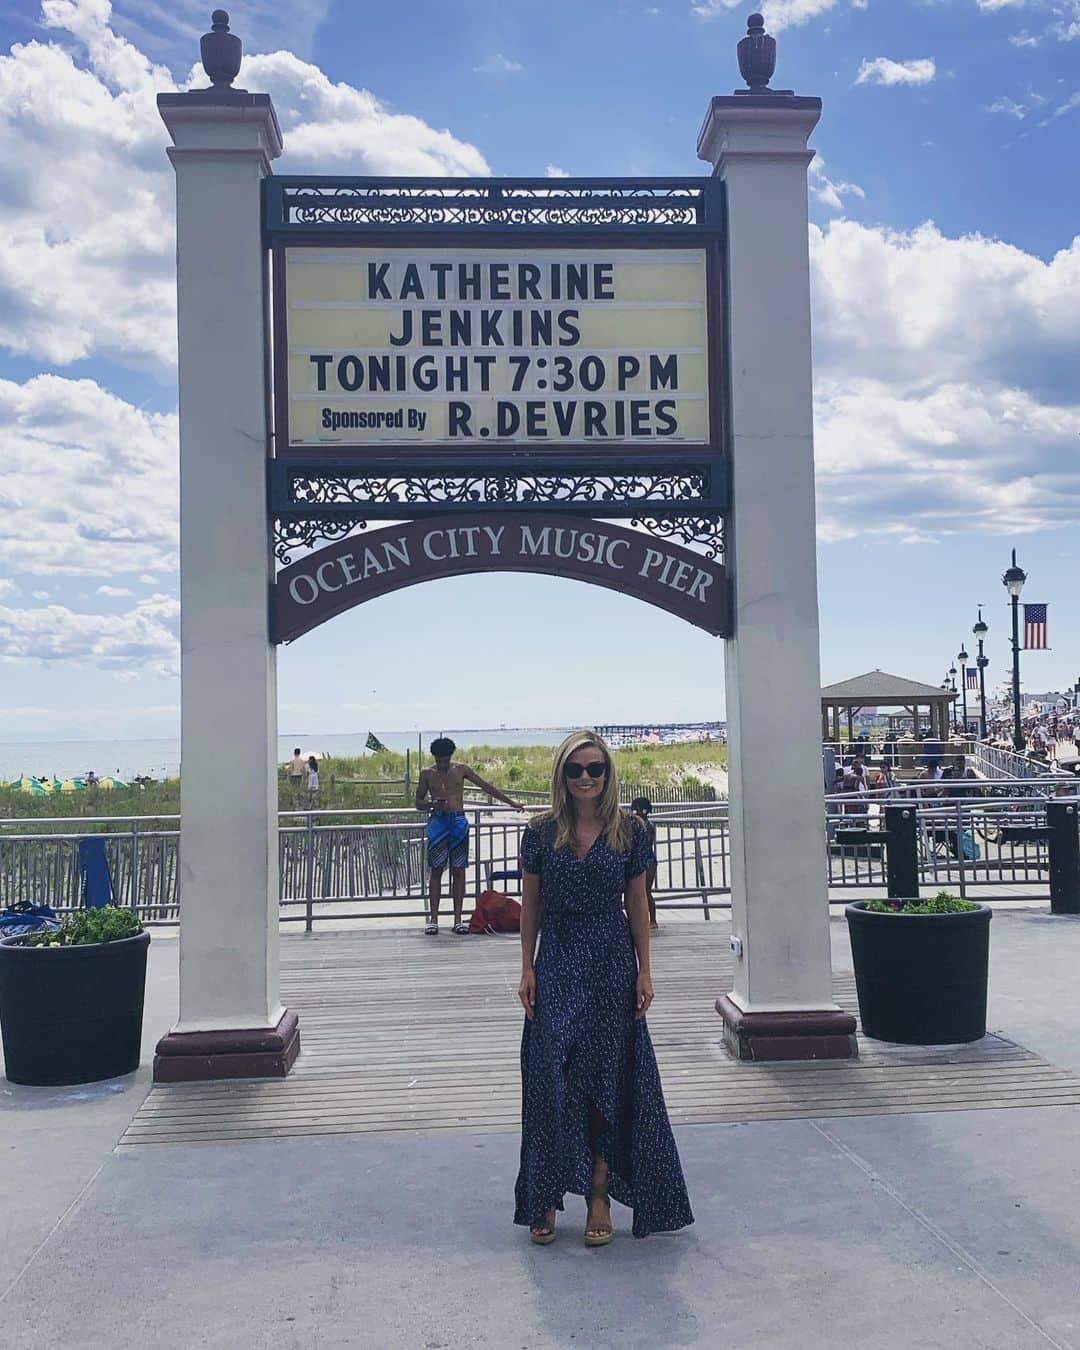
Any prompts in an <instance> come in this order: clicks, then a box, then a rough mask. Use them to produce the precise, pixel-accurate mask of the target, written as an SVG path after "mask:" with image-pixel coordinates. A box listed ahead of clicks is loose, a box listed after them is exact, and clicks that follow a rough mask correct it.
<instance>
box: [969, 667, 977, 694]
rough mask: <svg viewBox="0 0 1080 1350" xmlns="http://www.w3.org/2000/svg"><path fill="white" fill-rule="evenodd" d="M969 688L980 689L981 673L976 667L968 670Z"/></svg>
mask: <svg viewBox="0 0 1080 1350" xmlns="http://www.w3.org/2000/svg"><path fill="white" fill-rule="evenodd" d="M967 687H968V688H969V689H978V687H979V671H978V668H977V667H976V666H968V668H967Z"/></svg>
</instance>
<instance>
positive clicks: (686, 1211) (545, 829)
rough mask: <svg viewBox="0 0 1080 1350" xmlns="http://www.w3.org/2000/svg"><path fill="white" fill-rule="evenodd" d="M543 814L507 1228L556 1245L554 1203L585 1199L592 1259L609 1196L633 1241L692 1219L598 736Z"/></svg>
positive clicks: (638, 883)
mask: <svg viewBox="0 0 1080 1350" xmlns="http://www.w3.org/2000/svg"><path fill="white" fill-rule="evenodd" d="M551 803H552V804H551V809H550V810H549V811H546V812H544V813H543V814H542V815H541V816H539V817H537V818H536V819H535V820H534V821H533V822H532V824H531V825H530V826H529V828H528V829H526V830H525V832H524V835H523V836H522V841H521V857H522V865H523V871H524V883H523V891H524V893H523V897H522V906H521V947H522V974H521V984H520V986H519V988H518V996H519V997H520V999H521V1002H522V1005H523V1007H524V1009H525V1026H524V1030H523V1033H522V1039H521V1169H520V1171H519V1173H518V1179H517V1185H516V1187H515V1201H516V1208H515V1213H514V1222H515V1223H518V1224H523V1225H527V1226H528V1228H529V1235H530V1237H531V1238H532V1240H533V1241H534V1242H537V1243H541V1244H546V1243H549V1242H553V1241H554V1240H555V1214H556V1211H557V1210H561V1209H562V1208H563V1196H564V1195H566V1193H567V1192H570V1193H572V1194H575V1195H583V1196H585V1198H586V1201H587V1205H588V1209H587V1214H586V1220H585V1242H586V1243H587V1244H588V1245H589V1246H597V1247H598V1246H603V1245H605V1244H606V1243H608V1242H610V1241H611V1239H612V1237H613V1228H612V1223H611V1207H610V1202H609V1196H613V1197H614V1198H615V1199H616V1200H618V1201H619V1202H620V1203H621V1204H624V1205H629V1206H630V1207H631V1208H632V1209H633V1211H634V1223H633V1233H634V1236H635V1237H645V1236H646V1235H647V1234H649V1233H655V1232H670V1231H672V1230H673V1229H676V1228H683V1227H685V1226H686V1225H687V1224H690V1223H693V1221H694V1217H693V1214H692V1213H691V1212H690V1201H689V1198H688V1197H687V1194H686V1184H685V1182H684V1181H683V1174H682V1167H681V1166H680V1163H679V1154H678V1151H677V1149H676V1147H675V1139H674V1136H673V1135H672V1132H671V1125H670V1124H669V1122H668V1116H667V1109H666V1107H665V1105H664V1094H663V1089H662V1088H661V1085H660V1074H659V1071H658V1069H657V1067H656V1057H655V1055H654V1054H653V1048H652V1042H651V1041H650V1039H649V1031H648V1027H647V1025H646V1022H645V1014H646V1012H647V1011H648V1009H649V1005H650V1004H651V1003H652V1001H653V985H652V976H651V973H650V968H649V908H648V899H647V896H646V892H645V872H646V869H647V867H648V865H649V862H650V860H651V849H650V846H649V841H648V837H647V835H646V833H645V830H644V828H643V826H642V825H641V823H640V822H638V821H635V820H633V819H632V818H631V817H629V816H628V815H627V814H626V813H625V812H624V811H622V810H620V808H619V789H618V784H617V782H616V779H615V768H614V765H613V763H612V759H611V755H610V754H609V752H608V748H607V746H606V745H605V744H604V742H603V741H602V740H601V738H600V737H599V736H597V735H596V733H595V732H591V731H578V732H574V733H573V734H572V735H570V736H568V737H567V738H566V740H565V741H563V743H562V745H560V746H559V748H558V750H557V751H556V752H555V762H554V765H553V770H552V785H551ZM624 895H625V902H626V903H625V909H624V907H623V898H624ZM538 936H539V939H540V945H539V952H537V937H538Z"/></svg>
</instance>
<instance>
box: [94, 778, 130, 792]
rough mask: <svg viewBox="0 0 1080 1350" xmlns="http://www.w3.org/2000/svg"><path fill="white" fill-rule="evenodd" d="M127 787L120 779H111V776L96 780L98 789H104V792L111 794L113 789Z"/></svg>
mask: <svg viewBox="0 0 1080 1350" xmlns="http://www.w3.org/2000/svg"><path fill="white" fill-rule="evenodd" d="M127 786H128V785H127V783H125V782H124V781H123V779H122V778H113V777H112V775H111V774H106V775H105V777H104V778H100V779H99V780H98V787H99V788H104V789H105V791H106V792H111V791H112V790H113V788H126V787H127Z"/></svg>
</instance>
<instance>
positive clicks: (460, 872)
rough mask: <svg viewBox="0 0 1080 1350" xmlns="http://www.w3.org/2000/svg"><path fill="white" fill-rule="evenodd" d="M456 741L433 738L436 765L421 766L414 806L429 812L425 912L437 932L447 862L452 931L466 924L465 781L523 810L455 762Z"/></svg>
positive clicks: (464, 930)
mask: <svg viewBox="0 0 1080 1350" xmlns="http://www.w3.org/2000/svg"><path fill="white" fill-rule="evenodd" d="M456 749H457V746H456V745H455V744H454V742H453V741H452V740H450V739H449V737H447V736H440V737H439V738H438V740H434V741H432V742H431V753H432V755H434V757H435V765H434V767H433V768H430V769H421V770H420V777H419V778H418V779H417V782H416V809H417V810H418V811H430V812H431V815H430V817H429V819H428V827H427V848H428V867H430V869H431V877H430V880H429V882H428V902H429V913H428V922H427V927H426V928H425V929H424V932H425V933H430V934H435V933H438V931H439V903H440V901H441V900H442V878H443V872H444V871H445V870H446V864H447V863H448V862H449V864H450V893H451V895H452V897H453V901H454V932H455V933H458V934H463V933H467V932H468V931H469V925H468V924H467V923H465V922H464V921H463V919H462V917H461V911H462V908H463V906H464V904H465V869H466V868H467V867H468V865H469V822H468V819H467V818H466V816H465V784H466V783H467V782H468V783H475V784H476V786H477V787H478V788H480V789H481V790H482V791H484V792H486V793H488V794H489V795H490V796H492V797H497V798H498V799H499V801H501V802H505V803H506V805H507V806H512V807H513V808H514V810H515V811H524V810H525V808H524V806H522V805H521V803H520V802H515V801H511V799H510V798H509V797H507V796H505V795H504V794H503V793H501V792H500V791H499V789H498V788H497V787H493V786H492V785H491V784H490V783H488V782H486V781H485V780H484V779H483V778H481V777H480V775H479V774H478V773H475V772H474V771H473V770H472V769H470V768H469V766H468V765H467V764H454V763H453V762H452V756H453V753H454V751H455V750H456Z"/></svg>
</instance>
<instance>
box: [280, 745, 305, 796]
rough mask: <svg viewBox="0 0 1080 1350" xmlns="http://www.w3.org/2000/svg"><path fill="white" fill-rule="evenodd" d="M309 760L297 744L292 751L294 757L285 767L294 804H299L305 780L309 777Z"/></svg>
mask: <svg viewBox="0 0 1080 1350" xmlns="http://www.w3.org/2000/svg"><path fill="white" fill-rule="evenodd" d="M307 770H308V766H307V760H306V759H305V758H304V756H303V754H302V753H301V750H300V747H299V746H297V747H296V748H295V749H294V750H293V752H292V759H290V760H289V762H288V764H287V765H286V767H285V772H286V774H287V775H288V778H289V790H290V795H291V797H292V805H293V806H299V805H300V799H301V795H302V789H303V786H304V780H305V779H306V778H307Z"/></svg>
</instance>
